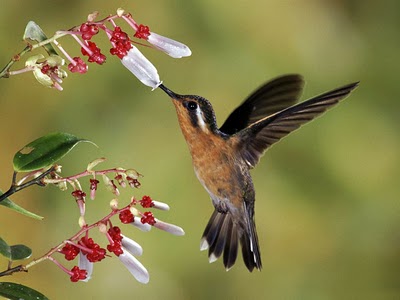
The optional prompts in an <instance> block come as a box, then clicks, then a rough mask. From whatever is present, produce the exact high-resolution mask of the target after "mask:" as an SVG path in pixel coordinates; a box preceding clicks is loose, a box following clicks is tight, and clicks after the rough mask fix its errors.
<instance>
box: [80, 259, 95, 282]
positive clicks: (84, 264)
mask: <svg viewBox="0 0 400 300" xmlns="http://www.w3.org/2000/svg"><path fill="white" fill-rule="evenodd" d="M78 267H79V269H81V270H86V272H87V275H86V278H85V279H83V280H80V281H83V282H88V281H89V279H90V278H91V277H92V273H93V263H92V262H90V261H89V260H88V259H87V257H86V255H84V254H82V252H79V262H78Z"/></svg>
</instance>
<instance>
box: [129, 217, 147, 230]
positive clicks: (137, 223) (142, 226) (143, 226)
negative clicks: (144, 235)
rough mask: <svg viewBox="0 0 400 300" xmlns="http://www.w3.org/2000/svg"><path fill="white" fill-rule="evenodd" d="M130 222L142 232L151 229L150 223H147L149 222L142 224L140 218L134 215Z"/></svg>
mask: <svg viewBox="0 0 400 300" xmlns="http://www.w3.org/2000/svg"><path fill="white" fill-rule="evenodd" d="M130 224H132V225H133V226H135V227H137V228H139V229H140V230H141V231H144V232H147V231H150V230H151V225H149V224H147V223H145V224H143V223H142V222H141V221H140V218H139V217H136V216H135V218H134V221H133V222H132V223H130Z"/></svg>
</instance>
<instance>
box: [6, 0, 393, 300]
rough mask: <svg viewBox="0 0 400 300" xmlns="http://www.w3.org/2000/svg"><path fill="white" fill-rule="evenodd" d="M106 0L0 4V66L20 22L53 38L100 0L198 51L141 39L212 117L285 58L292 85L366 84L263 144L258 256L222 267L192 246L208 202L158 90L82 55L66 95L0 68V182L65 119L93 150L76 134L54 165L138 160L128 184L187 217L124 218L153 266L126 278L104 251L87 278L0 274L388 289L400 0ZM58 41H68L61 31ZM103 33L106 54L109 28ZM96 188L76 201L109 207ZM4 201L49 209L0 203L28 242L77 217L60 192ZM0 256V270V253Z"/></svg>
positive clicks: (86, 288)
mask: <svg viewBox="0 0 400 300" xmlns="http://www.w3.org/2000/svg"><path fill="white" fill-rule="evenodd" d="M100 3H101V4H100ZM100 3H99V1H74V0H70V1H54V0H46V1H44V0H41V1H21V0H19V1H2V8H1V10H0V17H1V23H0V24H1V25H0V44H1V48H0V53H1V55H0V65H5V64H6V63H7V62H8V60H9V59H10V57H11V56H12V55H13V54H15V53H17V52H18V51H19V50H21V49H22V48H23V46H24V44H23V43H22V42H21V37H22V34H23V31H24V28H25V25H26V23H27V22H28V21H29V20H35V21H36V22H37V23H39V24H40V26H41V27H42V28H43V30H44V31H45V32H46V33H47V34H48V35H49V36H50V35H51V34H52V33H53V32H54V31H56V30H58V29H67V28H69V27H71V26H72V25H78V24H80V23H82V22H83V21H84V20H85V18H86V16H87V14H88V13H90V12H92V11H94V10H98V11H99V12H100V13H101V15H102V16H104V15H107V14H109V13H114V12H115V10H116V9H117V8H118V7H124V8H125V10H126V11H129V12H131V13H132V14H133V17H134V18H135V19H136V20H137V21H138V22H139V23H144V24H147V25H149V26H150V28H151V29H152V30H153V31H154V32H157V33H159V34H163V35H166V36H168V37H171V38H173V39H176V40H179V41H182V42H184V43H186V44H187V45H189V46H190V48H191V49H192V51H193V55H192V57H190V58H187V59H181V60H175V59H172V58H170V57H168V56H166V55H163V54H162V53H160V52H158V51H154V50H152V49H146V48H141V50H142V52H143V53H144V54H145V55H146V56H147V57H148V58H149V59H150V60H151V61H152V62H153V63H154V64H155V65H156V67H157V68H158V71H159V73H160V76H161V79H162V80H163V81H164V83H165V84H166V85H167V86H168V87H170V88H171V89H173V90H174V91H176V92H178V93H182V94H200V95H202V96H204V97H206V98H208V99H209V100H211V102H212V104H213V105H214V108H215V110H216V114H217V117H218V120H219V124H222V122H223V121H224V120H225V118H226V117H227V116H228V114H229V113H230V112H231V111H232V110H233V109H234V108H235V107H236V106H237V105H238V104H239V103H240V102H241V101H242V99H244V97H246V96H247V95H248V94H249V93H250V92H251V91H252V90H253V89H255V88H256V87H257V86H259V85H260V84H262V83H263V82H264V81H266V80H268V79H270V78H273V77H276V76H278V75H281V74H284V73H293V72H298V73H300V74H302V75H304V77H305V79H306V81H307V85H306V89H305V92H304V97H303V99H305V98H307V97H310V96H313V95H315V94H318V93H322V92H324V91H326V90H328V89H332V88H335V87H338V86H340V85H343V84H346V83H349V82H353V81H357V80H361V85H360V87H359V88H358V89H357V90H356V91H355V92H354V94H352V95H351V97H349V99H348V100H346V101H345V102H343V103H342V104H341V105H339V106H338V107H337V108H335V109H334V110H332V111H330V112H329V113H327V114H326V115H324V116H323V117H322V118H320V119H318V120H317V121H315V122H313V123H311V124H309V125H307V126H305V127H303V128H302V129H301V130H299V131H297V132H295V133H294V134H292V135H290V137H288V138H287V139H285V140H284V141H282V142H281V143H279V144H278V145H276V146H274V147H273V148H272V149H271V150H270V151H268V153H267V154H266V155H265V156H264V158H263V159H262V160H261V163H260V164H259V165H258V166H257V168H256V169H255V170H254V171H253V172H252V174H253V176H254V181H255V186H256V191H257V202H256V222H257V228H258V235H259V239H260V244H261V252H262V256H263V263H264V268H263V270H262V272H254V273H252V274H250V273H248V272H247V270H246V268H245V267H244V264H243V262H242V261H241V259H240V260H238V262H237V264H236V266H235V267H234V268H233V269H232V270H231V271H229V272H228V273H227V272H225V270H224V268H223V266H222V262H221V261H218V262H216V263H214V264H211V265H210V264H209V263H208V260H207V257H206V253H204V252H202V253H201V252H199V240H200V237H201V234H202V232H203V229H204V226H205V225H206V223H207V221H208V218H209V216H210V215H211V212H212V210H213V208H212V205H211V202H210V200H209V197H208V195H207V193H206V192H205V191H204V190H203V188H202V187H201V185H200V184H199V183H198V182H197V179H196V178H195V175H194V173H193V170H192V166H191V159H190V156H189V153H188V150H187V146H186V143H185V141H184V139H183V137H182V136H181V132H180V129H179V127H178V124H177V120H176V115H175V111H174V108H173V106H172V104H171V103H170V100H169V99H168V97H167V96H166V95H165V94H164V93H162V91H160V90H155V91H153V92H151V89H150V88H148V87H146V86H143V85H142V84H141V83H140V82H139V81H138V80H137V79H136V78H135V77H134V76H132V75H131V74H130V73H129V72H128V71H127V70H126V69H125V68H124V67H123V66H122V65H121V63H120V62H119V61H118V59H117V58H116V57H110V56H109V57H108V60H107V63H106V64H105V65H103V66H97V65H90V66H89V68H90V69H89V72H88V73H87V74H86V75H77V74H70V76H69V77H68V78H67V79H66V80H65V82H64V84H63V87H64V91H63V92H58V91H56V90H52V89H47V88H45V87H43V86H41V85H40V84H39V83H37V82H36V80H35V79H34V77H33V75H32V74H29V73H27V74H23V75H19V76H15V77H12V78H10V79H8V80H6V79H2V80H0V91H1V112H0V116H1V130H0V139H1V141H2V142H1V147H0V165H1V173H0V187H1V188H2V189H3V190H5V189H7V188H8V186H9V183H10V181H11V175H12V158H13V155H14V153H15V152H16V151H17V150H19V149H20V148H21V147H22V146H23V145H25V144H26V143H28V142H30V141H32V140H34V139H36V138H37V137H39V136H41V135H44V134H46V133H49V132H53V131H65V132H69V133H72V134H75V135H78V136H80V137H84V138H88V139H90V140H92V141H94V142H96V143H97V144H98V145H99V149H96V148H94V147H92V146H90V145H89V144H83V145H79V146H78V147H77V148H76V149H74V151H73V152H72V153H71V154H70V155H69V156H67V157H66V158H65V159H63V160H62V165H63V166H64V167H63V174H66V175H67V174H73V173H74V172H79V171H81V170H83V169H84V168H85V166H86V164H87V163H88V162H89V161H91V160H93V159H95V158H97V157H101V156H106V157H107V158H108V161H107V163H105V164H104V166H103V167H104V168H105V167H112V166H122V167H134V168H136V169H137V170H139V171H140V172H141V173H143V174H144V175H145V177H144V178H143V180H142V189H140V190H137V191H134V194H135V195H136V196H137V197H141V196H142V195H145V194H149V195H151V196H152V197H153V198H155V199H158V200H161V201H165V202H167V203H169V204H170V206H171V211H170V212H168V213H159V214H158V215H157V216H158V217H159V218H160V219H164V220H166V221H169V222H172V223H175V224H178V225H180V226H182V227H183V228H184V229H185V231H186V235H185V236H184V237H175V236H172V235H169V234H166V233H164V232H159V231H157V230H153V231H152V232H151V233H148V234H144V233H142V232H139V231H137V230H135V229H134V228H130V227H129V228H124V229H125V230H124V232H125V234H126V235H128V236H130V237H133V238H134V239H135V240H136V241H138V242H139V243H140V244H141V245H142V246H143V248H144V255H143V256H142V257H141V258H140V260H141V262H143V264H144V265H145V266H146V267H147V268H148V270H149V272H150V276H151V280H150V283H149V284H148V285H141V284H139V283H137V282H136V281H135V280H134V279H133V278H132V277H131V276H130V274H129V273H128V271H127V270H126V269H125V268H124V267H123V266H122V264H120V263H119V261H118V260H117V259H116V258H115V257H113V258H111V259H106V260H105V261H103V262H102V263H101V264H98V265H96V266H95V272H94V274H93V279H92V280H91V281H90V282H89V283H86V284H85V283H78V284H73V283H71V282H70V281H69V279H68V277H67V276H66V275H65V274H63V273H62V272H60V270H59V269H58V268H57V267H56V266H55V265H53V264H52V263H50V262H46V263H43V264H40V265H38V266H37V267H33V268H32V269H31V270H30V271H29V273H28V274H16V275H13V276H12V277H10V278H2V280H5V281H9V280H12V281H16V282H21V283H23V284H27V285H29V286H31V287H33V288H36V289H38V290H39V291H41V292H43V293H44V294H46V295H47V296H48V297H50V299H91V298H96V299H108V298H111V297H118V298H122V297H124V298H136V299H144V298H146V299H222V298H224V299H399V297H400V280H399V278H400V251H399V250H400V230H399V229H400V226H399V225H400V202H399V200H400V191H399V190H400V188H399V175H400V172H399V167H400V155H399V154H400V153H399V148H400V138H399V130H400V122H399V109H400V104H399V103H400V88H399V84H398V78H399V70H400V62H399V59H398V55H399V50H400V39H399V29H400V14H399V12H400V2H399V1H395V0H393V1H361V0H353V1H349V0H348V1H346V0H342V1H332V0H331V1H328V0H326V1H317V0H308V1H305V0H303V1H293V2H290V1H262V0H258V1H239V0H233V1H211V0H201V1H200V0H196V1H186V0H167V1H160V0H155V1H107V3H106V2H105V1H103V2H100ZM60 41H61V42H62V44H63V46H64V47H65V49H67V50H68V51H69V52H70V53H71V54H72V55H78V54H79V48H78V47H77V45H76V44H75V43H74V42H73V40H72V39H71V38H64V39H62V40H60ZM97 41H99V45H100V47H102V48H103V49H104V50H103V52H105V53H108V50H107V49H108V48H109V45H108V43H107V41H106V39H105V38H103V39H97ZM19 66H20V67H22V66H23V64H22V63H21V64H20V65H19ZM100 193H101V194H102V196H100ZM100 193H99V197H98V198H97V199H96V200H95V201H94V202H88V204H87V210H88V217H87V219H88V221H89V222H90V221H95V220H97V219H98V218H99V217H100V216H103V215H105V213H106V212H108V202H109V200H110V199H111V198H112V195H111V194H108V193H107V192H105V191H104V189H103V190H102V191H101V192H100ZM124 195H125V197H126V198H127V199H128V197H129V195H130V194H129V193H128V191H127V192H124ZM12 199H13V200H14V201H16V202H17V203H19V204H20V205H23V206H25V207H27V208H29V209H31V210H33V211H35V212H37V213H39V214H41V215H43V216H45V220H44V221H43V222H39V221H34V220H30V219H27V218H26V217H23V216H21V215H17V214H15V213H13V212H11V211H8V210H7V209H4V208H0V209H1V215H2V217H1V221H0V226H1V228H2V230H1V234H0V236H1V237H3V238H4V239H5V240H6V241H7V242H9V243H10V244H18V243H25V244H28V245H30V246H31V247H32V248H33V250H34V256H35V257H37V256H39V255H41V254H43V253H45V252H46V251H47V250H48V249H49V248H50V247H52V246H54V245H56V244H57V243H59V242H60V241H62V240H63V239H65V238H68V237H69V236H71V235H72V234H73V233H74V232H76V231H77V228H78V225H77V219H78V211H77V209H76V207H75V203H74V201H73V199H72V197H71V196H70V195H69V192H67V193H62V192H60V191H58V190H57V189H55V188H53V187H49V188H47V189H46V190H44V189H41V188H37V187H34V188H31V189H30V190H26V191H23V192H21V193H19V194H16V195H15V196H13V197H12ZM0 266H1V269H5V268H6V262H5V261H4V260H2V261H1V264H0ZM68 266H69V267H72V264H71V265H68Z"/></svg>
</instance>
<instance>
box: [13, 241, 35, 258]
mask: <svg viewBox="0 0 400 300" xmlns="http://www.w3.org/2000/svg"><path fill="white" fill-rule="evenodd" d="M10 249H11V260H21V259H27V258H29V257H30V256H31V255H32V250H31V248H29V247H28V246H25V245H12V246H10Z"/></svg>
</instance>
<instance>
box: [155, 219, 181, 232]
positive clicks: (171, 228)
mask: <svg viewBox="0 0 400 300" xmlns="http://www.w3.org/2000/svg"><path fill="white" fill-rule="evenodd" d="M155 221H156V222H155V224H154V225H153V226H154V227H156V228H158V229H161V230H164V231H166V232H169V233H171V234H173V235H185V231H184V230H183V229H182V228H181V227H179V226H176V225H174V224H170V223H167V222H164V221H160V220H158V219H155Z"/></svg>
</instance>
